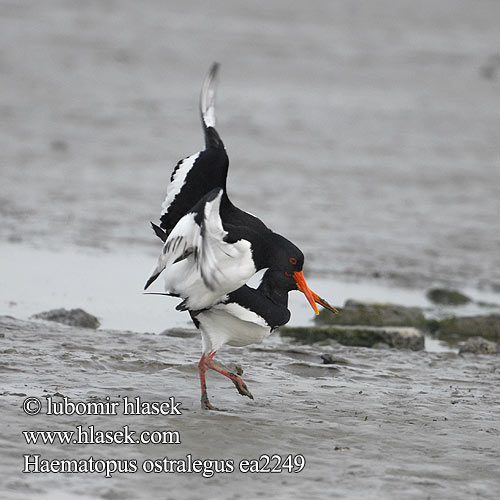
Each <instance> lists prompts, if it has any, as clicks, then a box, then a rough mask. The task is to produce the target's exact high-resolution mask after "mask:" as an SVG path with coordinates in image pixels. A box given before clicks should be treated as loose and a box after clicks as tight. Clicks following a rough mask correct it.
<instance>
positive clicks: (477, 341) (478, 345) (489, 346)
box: [459, 337, 500, 354]
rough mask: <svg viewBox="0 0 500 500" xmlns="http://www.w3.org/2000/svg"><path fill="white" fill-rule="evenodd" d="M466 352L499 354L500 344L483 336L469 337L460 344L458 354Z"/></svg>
mask: <svg viewBox="0 0 500 500" xmlns="http://www.w3.org/2000/svg"><path fill="white" fill-rule="evenodd" d="M466 352H470V353H473V354H499V353H500V345H498V344H497V343H496V342H491V341H490V340H486V339H485V338H483V337H470V338H468V339H467V340H466V341H465V342H464V343H463V344H462V345H461V346H460V350H459V354H463V353H466Z"/></svg>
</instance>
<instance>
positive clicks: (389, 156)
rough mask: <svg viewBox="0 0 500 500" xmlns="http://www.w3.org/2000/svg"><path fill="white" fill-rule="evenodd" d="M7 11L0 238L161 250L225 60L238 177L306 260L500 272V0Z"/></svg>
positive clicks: (401, 279) (428, 271)
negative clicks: (165, 209) (215, 74)
mask: <svg viewBox="0 0 500 500" xmlns="http://www.w3.org/2000/svg"><path fill="white" fill-rule="evenodd" d="M0 8H1V12H2V14H3V15H2V16H0V23H1V26H0V28H1V29H0V37H1V38H0V39H1V42H2V46H3V47H5V50H4V51H3V53H2V61H1V65H2V66H1V69H2V75H3V77H2V80H1V82H0V94H1V96H2V103H1V107H2V120H1V123H0V140H1V148H0V149H1V151H0V154H1V175H2V193H1V198H0V215H1V217H2V224H1V225H0V237H1V238H2V239H4V240H10V241H14V242H21V243H23V244H27V245H35V246H38V247H43V248H47V247H49V248H60V247H61V246H62V247H67V246H68V245H77V246H84V247H98V248H106V249H109V250H111V251H113V252H116V251H118V249H122V248H126V250H127V252H130V253H132V254H133V253H137V254H138V255H143V254H144V253H145V252H148V253H149V252H153V251H156V250H153V249H157V248H158V245H157V241H155V238H154V235H153V233H152V232H151V231H150V229H149V228H148V221H149V220H155V219H156V218H157V217H158V215H159V209H160V208H159V207H160V204H161V201H162V199H163V196H164V192H165V186H166V183H167V181H168V178H169V175H170V172H171V170H172V168H173V166H174V165H175V163H176V162H177V160H178V159H179V158H181V157H183V156H185V155H188V154H191V153H193V152H195V151H196V150H197V149H198V147H199V146H200V145H201V144H202V134H201V128H200V125H199V123H198V111H197V103H198V92H199V88H200V84H201V80H202V78H203V76H204V74H205V72H206V70H207V68H208V66H209V64H210V63H211V62H212V60H219V61H220V62H221V63H222V75H221V77H222V81H221V87H220V92H219V100H218V115H219V130H220V132H221V134H222V137H223V138H224V140H225V142H226V145H227V148H228V151H229V155H230V158H231V168H230V178H229V189H230V193H231V195H232V197H233V199H234V201H235V202H236V203H237V204H238V205H240V206H241V207H242V208H245V209H247V210H249V211H251V212H253V213H255V214H256V215H258V216H260V217H261V218H262V219H263V220H265V222H266V223H267V224H268V225H269V226H270V227H272V228H273V229H275V230H277V231H279V232H281V233H282V234H284V235H286V236H288V237H290V238H291V239H292V240H293V241H295V242H296V243H297V244H298V245H299V246H300V247H301V248H302V249H303V250H304V252H305V253H306V256H307V261H306V266H307V269H308V270H309V271H310V273H312V274H315V275H318V276H320V275H321V276H328V277H335V278H337V279H339V280H340V281H350V280H352V279H356V280H359V279H362V280H366V279H369V278H372V277H378V279H381V280H383V281H385V282H388V283H390V284H392V285H395V284H396V285H401V286H405V287H420V288H425V287H428V286H430V285H432V284H437V283H442V284H451V285H457V286H460V287H464V286H465V287H469V288H474V289H484V290H498V289H499V287H500V252H498V248H500V225H499V219H498V215H499V214H500V165H499V164H500V142H499V141H498V134H497V131H498V130H499V129H500V113H498V109H497V108H498V107H497V106H496V105H495V103H497V102H498V101H499V97H500V72H497V70H496V69H495V68H496V66H495V62H494V61H495V60H496V59H494V56H495V53H496V52H497V51H498V47H499V46H500V32H499V30H498V29H497V28H498V26H497V23H496V19H498V18H499V16H500V6H499V5H496V4H495V3H490V2H479V3H474V5H472V4H470V3H468V2H458V3H457V2H440V3H439V5H436V4H435V2H424V3H422V2H419V3H418V4H415V3H414V2H406V1H405V2H392V1H388V0H384V1H379V2H376V3H366V4H363V7H362V8H361V7H360V8H356V7H355V6H351V5H350V3H349V2H319V3H318V4H317V8H315V9H311V8H310V6H309V5H306V4H303V3H300V2H294V3H293V4H289V2H273V4H272V5H269V6H267V7H266V8H265V9H264V8H260V7H258V6H241V5H239V4H235V3H232V2H215V3H210V4H206V5H205V4H203V3H199V2H191V1H187V2H182V3H180V4H177V5H170V4H169V5H166V4H164V3H163V2H158V1H152V2H150V3H148V4H147V6H146V7H143V6H139V4H137V3H136V2H131V1H125V2H120V3H114V2H106V3H102V4H101V3H93V4H86V3H83V4H82V3H81V2H78V1H76V0H74V1H65V2H62V1H60V2H58V1H53V2H43V3H42V4H39V2H36V7H35V3H33V2H22V3H19V2H14V1H12V2H9V1H6V2H2V5H1V7H0ZM488 68H489V69H490V72H489V73H488V71H487V69H488ZM488 74H489V75H490V77H489V78H488V77H486V76H485V75H488Z"/></svg>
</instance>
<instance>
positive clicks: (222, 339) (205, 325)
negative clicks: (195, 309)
mask: <svg viewBox="0 0 500 500" xmlns="http://www.w3.org/2000/svg"><path fill="white" fill-rule="evenodd" d="M250 314H253V313H250ZM248 316H250V315H248ZM255 317H256V318H258V317H257V316H256V315H255ZM197 319H198V320H199V321H200V327H199V328H200V331H201V338H202V342H203V352H205V353H206V352H210V351H217V350H218V349H219V348H220V347H221V346H223V345H224V344H228V345H231V346H235V347H243V346H246V345H250V344H256V343H259V342H262V340H264V339H265V338H266V337H268V336H269V335H270V334H271V328H270V327H269V326H267V325H265V324H264V323H263V322H262V321H261V320H260V319H259V320H257V319H256V321H245V320H242V319H240V318H238V317H236V316H234V315H233V314H231V313H230V312H228V310H227V309H226V307H225V305H224V304H219V305H216V306H214V307H212V308H211V309H209V310H208V311H203V312H201V313H200V314H198V315H197ZM247 319H251V318H250V317H247Z"/></svg>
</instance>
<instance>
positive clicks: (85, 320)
mask: <svg viewBox="0 0 500 500" xmlns="http://www.w3.org/2000/svg"><path fill="white" fill-rule="evenodd" d="M32 318H35V319H43V320H45V321H54V322H55V323H63V324H64V325H69V326H79V327H81V328H93V329H94V330H95V329H96V328H99V326H100V322H99V320H98V319H97V318H96V317H95V316H93V315H92V314H89V313H88V312H86V311H84V310H83V309H70V310H67V309H62V308H61V309H52V310H50V311H44V312H41V313H38V314H35V315H33V316H32Z"/></svg>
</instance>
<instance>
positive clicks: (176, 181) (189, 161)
mask: <svg viewBox="0 0 500 500" xmlns="http://www.w3.org/2000/svg"><path fill="white" fill-rule="evenodd" d="M199 156H200V153H196V154H194V155H192V156H189V157H188V158H184V160H182V161H181V162H180V163H179V166H178V168H177V169H176V170H175V172H174V173H173V175H172V180H171V182H170V184H169V185H168V187H167V196H166V198H165V201H164V202H163V203H162V205H161V208H162V212H161V215H164V214H166V213H167V212H168V209H169V208H170V205H171V204H172V202H173V201H174V199H175V197H176V196H177V195H178V194H179V193H180V192H181V189H182V187H183V186H184V184H185V180H186V176H187V174H188V173H189V171H190V170H191V168H193V165H194V163H195V161H196V160H197V159H198V157H199Z"/></svg>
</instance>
